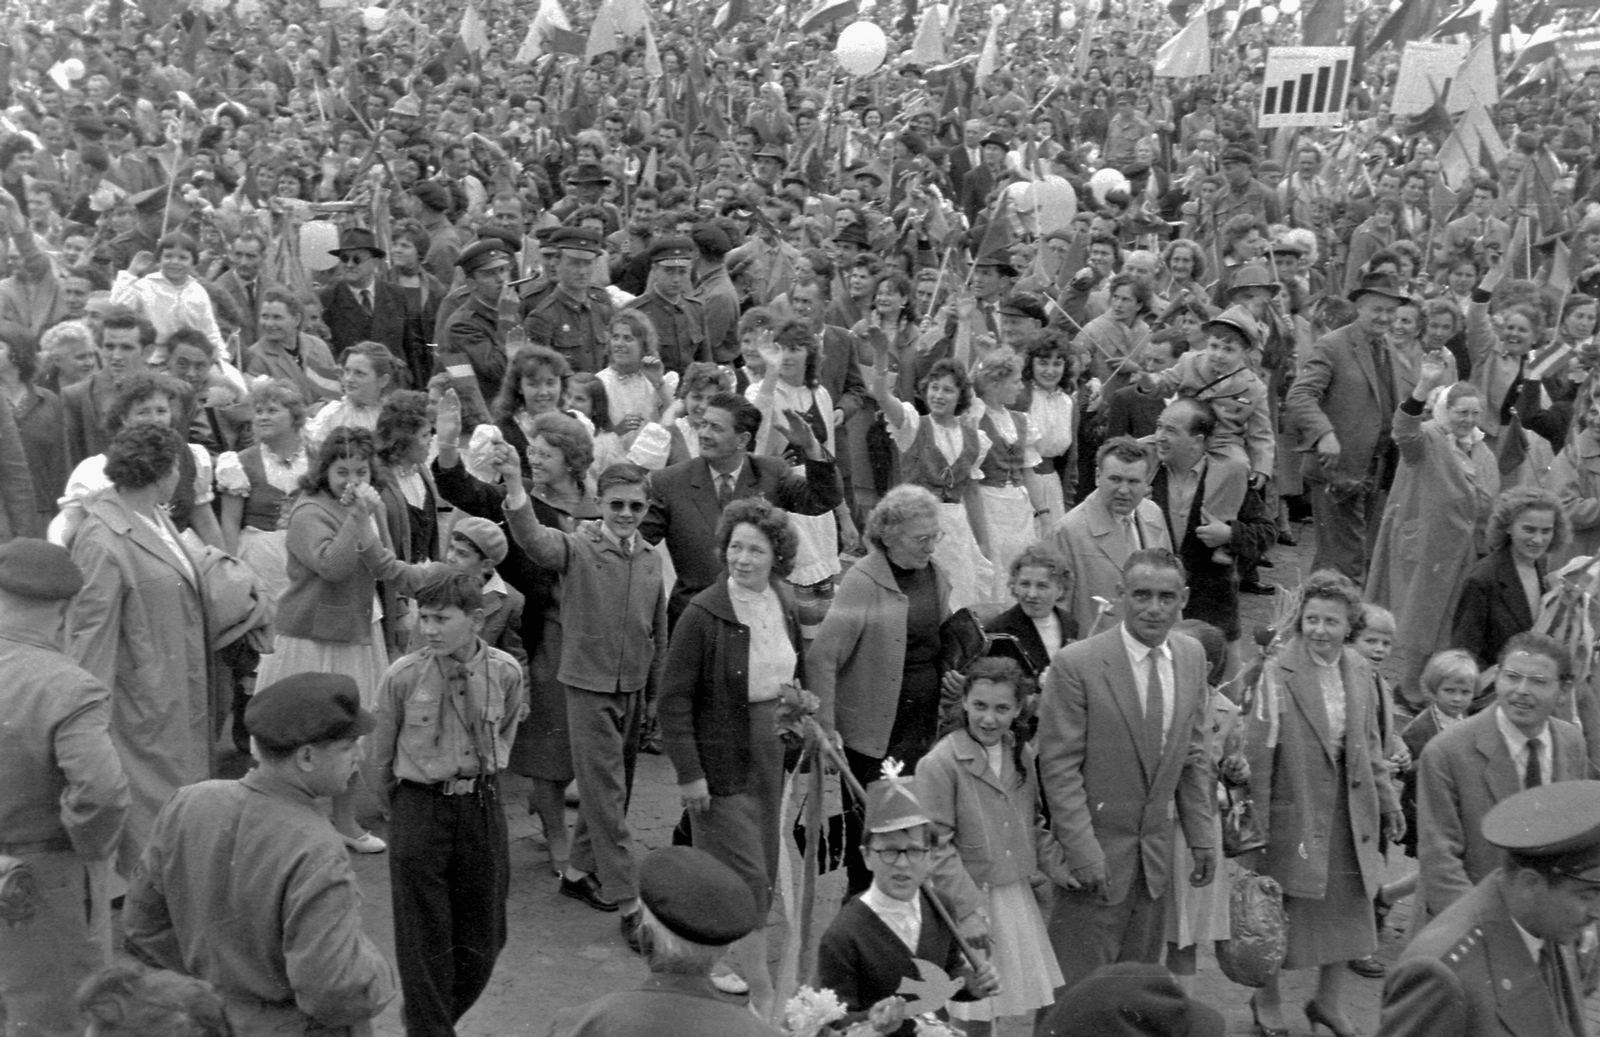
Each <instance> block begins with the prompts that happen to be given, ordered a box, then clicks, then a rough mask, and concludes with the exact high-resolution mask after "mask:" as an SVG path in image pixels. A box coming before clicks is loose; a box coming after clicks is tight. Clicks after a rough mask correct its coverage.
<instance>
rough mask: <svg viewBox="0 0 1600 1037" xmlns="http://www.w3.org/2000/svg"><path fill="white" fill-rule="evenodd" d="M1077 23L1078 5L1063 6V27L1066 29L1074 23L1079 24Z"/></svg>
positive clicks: (1061, 22)
mask: <svg viewBox="0 0 1600 1037" xmlns="http://www.w3.org/2000/svg"><path fill="white" fill-rule="evenodd" d="M1077 24H1078V8H1077V7H1076V5H1073V4H1068V5H1067V6H1066V7H1063V8H1062V9H1061V21H1060V25H1061V28H1062V29H1063V30H1066V29H1070V28H1072V27H1073V26H1074V25H1077Z"/></svg>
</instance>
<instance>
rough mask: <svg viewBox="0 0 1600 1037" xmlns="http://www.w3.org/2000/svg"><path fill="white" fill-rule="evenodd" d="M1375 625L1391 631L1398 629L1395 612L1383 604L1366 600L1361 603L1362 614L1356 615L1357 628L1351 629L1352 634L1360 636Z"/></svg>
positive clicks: (1352, 635)
mask: <svg viewBox="0 0 1600 1037" xmlns="http://www.w3.org/2000/svg"><path fill="white" fill-rule="evenodd" d="M1374 627H1376V628H1378V629H1380V630H1382V629H1387V630H1388V631H1389V633H1391V634H1392V633H1394V632H1395V631H1396V629H1397V624H1396V623H1395V619H1394V613H1393V612H1390V611H1389V610H1388V609H1386V608H1384V607H1383V606H1382V605H1374V604H1373V603H1372V602H1370V601H1364V602H1362V603H1361V614H1360V615H1359V616H1357V617H1356V628H1355V630H1353V631H1351V633H1350V636H1351V637H1359V636H1360V635H1361V634H1363V633H1365V632H1366V631H1368V630H1371V629H1373V628H1374Z"/></svg>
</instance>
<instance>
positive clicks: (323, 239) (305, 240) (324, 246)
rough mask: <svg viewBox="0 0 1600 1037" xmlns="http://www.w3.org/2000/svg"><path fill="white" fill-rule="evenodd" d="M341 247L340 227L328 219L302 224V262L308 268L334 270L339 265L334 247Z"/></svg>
mask: <svg viewBox="0 0 1600 1037" xmlns="http://www.w3.org/2000/svg"><path fill="white" fill-rule="evenodd" d="M338 247H339V228H338V227H336V226H334V225H333V224H331V223H329V222H328V221H327V220H312V221H310V222H309V223H302V224H301V225H300V264H301V265H302V266H304V267H305V268H306V269H307V270H332V269H333V268H334V267H336V266H338V265H339V259H338V257H337V256H334V255H332V254H331V250H332V249H336V248H338Z"/></svg>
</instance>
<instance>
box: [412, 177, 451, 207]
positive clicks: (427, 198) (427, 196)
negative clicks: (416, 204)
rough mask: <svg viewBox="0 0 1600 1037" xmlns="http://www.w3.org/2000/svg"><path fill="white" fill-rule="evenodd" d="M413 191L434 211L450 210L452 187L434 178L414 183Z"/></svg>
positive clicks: (419, 199)
mask: <svg viewBox="0 0 1600 1037" xmlns="http://www.w3.org/2000/svg"><path fill="white" fill-rule="evenodd" d="M411 193H412V194H414V195H416V197H417V200H418V201H420V202H422V204H423V205H426V206H427V207H428V208H430V209H432V210H433V211H434V212H449V211H450V189H449V188H447V187H445V186H444V185H443V184H441V183H438V182H436V181H433V180H419V181H418V182H417V183H416V184H414V185H412V188H411Z"/></svg>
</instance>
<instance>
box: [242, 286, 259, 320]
mask: <svg viewBox="0 0 1600 1037" xmlns="http://www.w3.org/2000/svg"><path fill="white" fill-rule="evenodd" d="M244 302H245V306H246V307H247V308H248V309H249V310H250V312H251V313H254V312H256V286H255V284H254V282H252V283H250V284H247V285H245V286H244Z"/></svg>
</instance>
